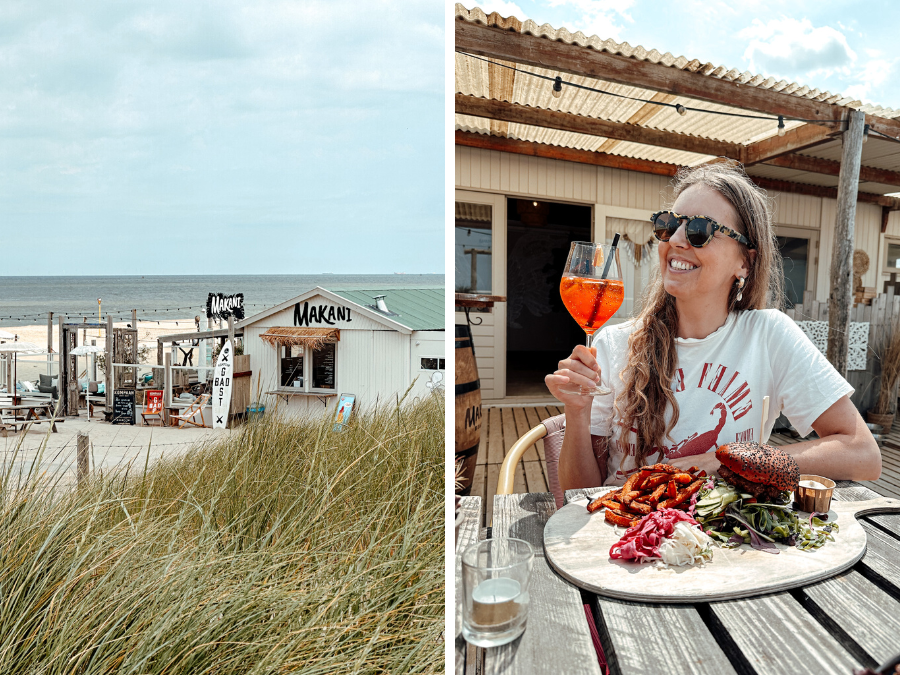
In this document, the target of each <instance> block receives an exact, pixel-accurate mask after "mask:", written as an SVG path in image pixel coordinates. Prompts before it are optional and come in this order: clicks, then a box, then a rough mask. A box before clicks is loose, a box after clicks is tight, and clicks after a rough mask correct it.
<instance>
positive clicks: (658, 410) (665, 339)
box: [615, 163, 784, 466]
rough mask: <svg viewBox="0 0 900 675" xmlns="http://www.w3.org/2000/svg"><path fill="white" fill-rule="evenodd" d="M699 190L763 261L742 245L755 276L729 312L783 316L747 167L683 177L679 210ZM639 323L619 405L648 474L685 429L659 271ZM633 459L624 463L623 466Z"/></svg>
mask: <svg viewBox="0 0 900 675" xmlns="http://www.w3.org/2000/svg"><path fill="white" fill-rule="evenodd" d="M694 185H705V186H707V187H710V188H712V189H714V190H716V191H717V192H718V193H719V194H721V195H722V196H723V197H725V199H727V200H728V201H729V202H730V203H731V205H732V206H733V207H734V210H735V211H736V212H737V215H738V222H737V230H738V231H740V232H741V233H742V234H744V235H745V236H746V237H747V238H748V239H749V240H750V242H751V244H752V245H753V248H754V249H755V250H756V260H755V261H753V262H752V264H751V258H750V254H749V249H748V248H747V247H746V246H744V245H743V244H738V245H739V246H740V247H741V250H742V253H743V256H744V260H745V262H746V263H747V267H748V269H749V270H750V273H749V275H748V276H747V278H746V280H745V285H744V288H743V296H742V298H741V300H737V293H738V288H737V284H736V283H735V284H734V285H733V286H732V288H731V291H730V292H729V296H728V306H729V308H730V311H732V312H740V311H743V310H748V309H765V308H766V307H776V308H779V309H780V308H781V307H782V306H783V301H784V296H783V290H782V287H783V277H784V275H783V272H782V267H781V254H780V253H779V251H778V244H777V241H776V239H775V233H774V230H773V227H772V216H771V208H770V205H769V199H768V197H767V195H766V192H765V191H764V190H762V189H761V188H759V187H757V186H756V185H755V184H753V183H752V182H751V181H750V179H749V178H748V177H747V174H746V173H744V170H743V169H742V168H741V167H740V165H732V164H726V163H716V164H706V165H703V166H699V167H696V168H693V169H687V168H685V169H682V170H681V171H679V172H678V174H677V175H676V177H675V181H674V186H673V187H674V190H673V195H672V202H673V203H674V201H675V200H676V199H677V198H678V196H679V195H680V194H681V193H682V192H684V191H685V190H687V189H688V188H689V187H692V186H694ZM635 322H636V326H635V329H634V331H633V332H632V334H631V336H630V337H629V339H628V363H627V365H626V366H625V368H624V370H623V371H622V372H621V373H620V375H619V376H620V377H621V379H622V382H623V383H624V385H625V386H624V388H623V389H622V393H620V394H619V395H618V396H617V397H616V401H615V407H616V411H617V412H618V413H619V414H618V417H619V418H620V419H621V420H622V421H623V428H622V437H623V438H624V436H625V435H626V434H627V432H628V430H629V429H635V430H636V431H637V434H636V435H637V447H636V452H637V456H636V466H642V465H644V464H645V462H646V459H647V457H648V455H650V454H651V453H652V452H654V449H657V450H656V451H657V452H658V453H659V455H660V457H661V456H662V453H663V451H662V447H663V445H664V444H665V439H667V438H668V439H669V440H672V439H671V432H672V429H674V428H675V425H676V424H677V423H678V403H677V402H676V401H675V395H674V393H673V391H672V381H673V379H674V377H675V371H676V369H677V368H678V355H677V352H676V349H675V332H676V330H677V328H678V312H677V311H676V309H675V298H674V297H673V296H671V295H669V294H668V293H667V292H666V289H665V287H664V285H663V281H662V274H661V271H660V270H657V271H656V273H655V275H654V277H653V280H652V281H651V283H650V284H649V285H648V287H647V289H646V290H645V292H644V295H643V300H642V308H641V312H640V314H639V315H638V316H637V317H636V319H635ZM667 407H671V409H672V415H671V417H670V418H669V422H668V424H666V422H665V416H664V415H663V413H664V412H665V410H666V408H667ZM626 457H627V455H625V456H623V458H622V462H623V464H624V462H625V461H626Z"/></svg>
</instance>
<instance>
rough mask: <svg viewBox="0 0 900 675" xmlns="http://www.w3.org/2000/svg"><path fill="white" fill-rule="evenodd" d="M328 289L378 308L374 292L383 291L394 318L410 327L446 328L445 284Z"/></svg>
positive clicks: (381, 292)
mask: <svg viewBox="0 0 900 675" xmlns="http://www.w3.org/2000/svg"><path fill="white" fill-rule="evenodd" d="M328 290H329V291H331V292H332V293H334V294H335V295H339V296H341V297H342V298H344V299H346V300H349V301H350V302H355V303H356V304H357V305H362V306H363V307H366V308H368V309H372V310H374V311H376V312H377V311H378V310H377V309H375V296H376V295H383V296H384V302H385V304H386V305H387V308H388V311H391V312H393V313H394V314H396V316H394V315H391V314H385V315H384V316H386V317H387V318H388V319H390V320H391V321H396V322H397V323H399V324H402V325H404V326H406V327H407V328H409V329H411V330H444V328H445V325H444V324H445V321H444V287H443V286H421V287H418V288H403V287H399V288H398V287H397V286H389V287H387V288H351V289H348V288H343V289H340V290H338V289H333V288H329V289H328Z"/></svg>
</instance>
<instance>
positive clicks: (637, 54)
mask: <svg viewBox="0 0 900 675" xmlns="http://www.w3.org/2000/svg"><path fill="white" fill-rule="evenodd" d="M456 18H457V19H458V20H463V21H469V22H471V23H479V24H482V25H485V26H496V27H498V28H503V29H504V30H515V31H516V32H518V33H522V34H526V35H534V36H536V37H541V38H544V39H547V40H551V41H554V42H564V43H566V44H575V45H579V46H581V47H585V48H589V49H596V50H598V51H604V52H608V53H610V54H617V55H619V56H627V57H629V58H633V59H638V60H640V61H648V62H650V63H661V64H663V65H665V66H670V67H672V68H678V69H679V70H686V71H689V72H692V73H696V72H699V73H701V74H703V75H708V76H710V77H717V78H720V79H723V80H728V81H735V82H740V83H741V84H744V85H749V86H753V87H758V88H760V89H771V90H773V91H778V92H781V93H784V94H791V95H793V96H801V97H803V98H808V99H810V100H814V101H824V102H826V103H832V104H835V105H841V106H847V107H852V108H857V109H859V110H863V111H865V112H866V113H870V114H872V115H878V116H879V117H885V118H888V119H891V118H900V110H895V109H892V108H883V107H881V106H877V105H870V104H866V105H863V104H862V102H861V101H857V100H855V99H853V98H849V97H846V96H842V95H841V94H831V93H829V92H827V91H821V90H819V89H811V88H810V87H808V86H805V85H801V84H797V83H796V82H787V81H785V80H776V79H775V78H774V77H765V76H763V75H756V74H754V73H750V72H748V71H739V70H737V69H734V68H728V67H727V66H717V65H714V64H712V63H703V62H701V61H698V60H697V59H693V60H688V59H687V58H686V57H684V56H674V55H672V54H670V53H669V52H666V53H665V54H661V53H660V52H658V51H657V50H655V49H652V50H649V51H648V50H647V49H645V48H644V47H642V46H640V45H638V46H636V47H632V46H631V45H630V44H628V43H627V42H616V41H615V40H604V39H602V38H600V37H598V36H596V35H592V36H590V37H588V36H586V35H585V34H584V33H582V32H581V31H578V32H576V33H571V32H569V31H568V30H566V29H565V28H553V27H552V26H550V25H549V24H546V23H545V24H543V25H541V26H538V25H537V24H536V23H535V22H534V21H532V20H531V19H528V20H526V21H524V22H523V21H520V20H519V19H517V18H516V17H514V16H511V17H502V16H500V15H499V14H497V13H496V12H494V13H492V14H490V15H487V14H485V13H484V11H483V10H482V9H481V8H480V7H474V8H473V9H471V10H470V9H466V7H465V6H464V5H462V4H459V3H457V4H456ZM554 76H555V73H554ZM548 91H549V89H548Z"/></svg>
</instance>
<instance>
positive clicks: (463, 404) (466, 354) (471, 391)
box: [455, 324, 481, 495]
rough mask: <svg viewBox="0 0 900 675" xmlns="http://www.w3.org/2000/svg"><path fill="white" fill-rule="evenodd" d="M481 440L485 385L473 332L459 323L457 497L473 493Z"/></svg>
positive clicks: (457, 356) (457, 359)
mask: <svg viewBox="0 0 900 675" xmlns="http://www.w3.org/2000/svg"><path fill="white" fill-rule="evenodd" d="M480 439H481V383H480V382H479V380H478V366H477V365H476V364H475V347H474V345H473V344H472V331H471V330H469V326H468V325H466V324H456V439H455V440H456V465H457V466H459V464H460V462H462V475H461V476H460V477H459V478H458V482H459V484H460V485H461V487H460V488H458V489H457V490H456V492H457V494H461V495H468V494H469V493H470V492H471V490H472V479H473V478H474V477H475V461H476V458H477V455H478V441H479V440H480Z"/></svg>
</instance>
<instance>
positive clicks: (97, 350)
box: [69, 345, 106, 379]
mask: <svg viewBox="0 0 900 675" xmlns="http://www.w3.org/2000/svg"><path fill="white" fill-rule="evenodd" d="M105 353H106V347H101V346H100V345H81V346H80V347H75V349H73V350H72V351H70V352H69V356H87V355H88V354H105ZM87 368H88V366H85V370H87ZM88 379H90V378H88Z"/></svg>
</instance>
